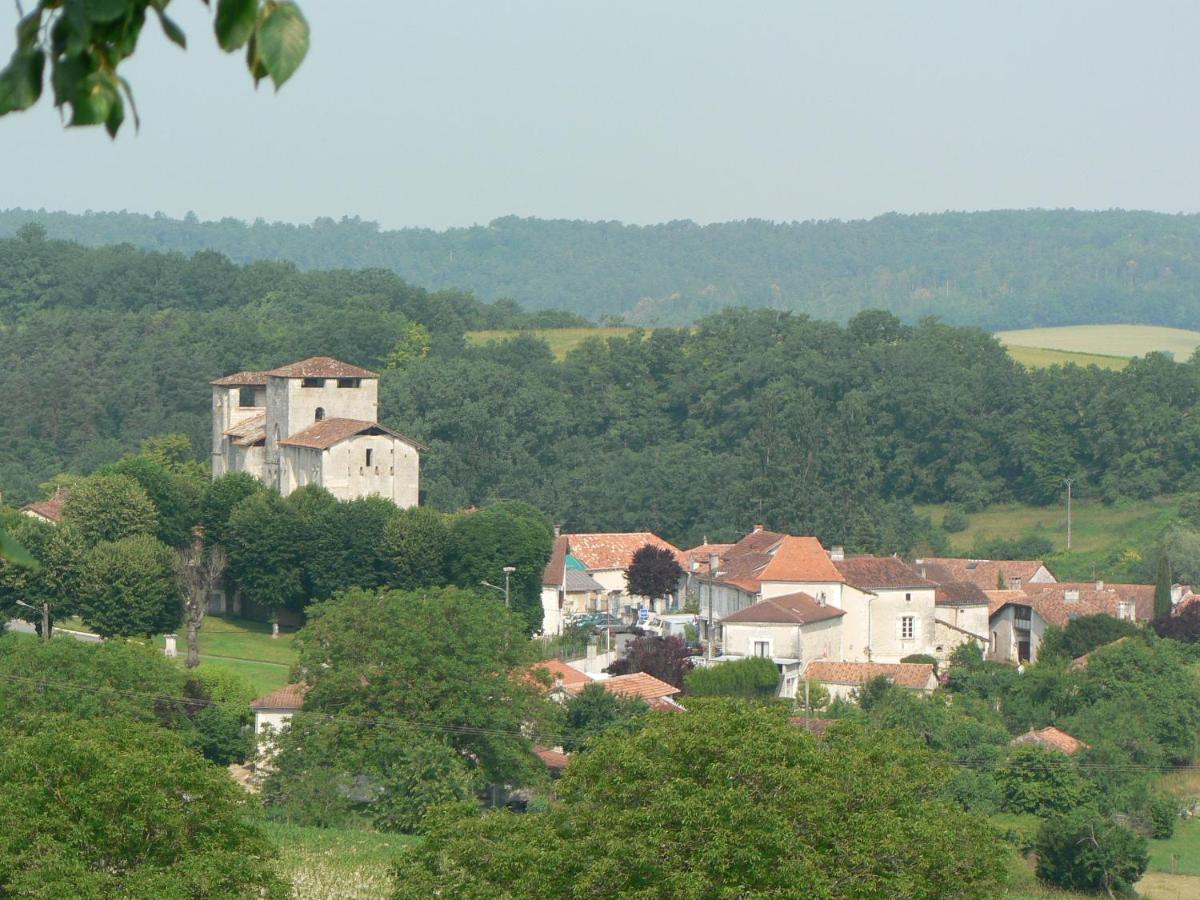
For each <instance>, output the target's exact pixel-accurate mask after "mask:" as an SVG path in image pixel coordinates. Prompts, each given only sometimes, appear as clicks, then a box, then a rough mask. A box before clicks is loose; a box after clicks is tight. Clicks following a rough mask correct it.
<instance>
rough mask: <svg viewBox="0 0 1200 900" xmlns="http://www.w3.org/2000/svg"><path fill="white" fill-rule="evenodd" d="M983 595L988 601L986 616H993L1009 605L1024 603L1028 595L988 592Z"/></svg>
mask: <svg viewBox="0 0 1200 900" xmlns="http://www.w3.org/2000/svg"><path fill="white" fill-rule="evenodd" d="M983 595H984V596H985V597H987V600H988V616H989V617H990V616H994V615H995V614H996V613H998V612H999V611H1000V610H1001V609H1003V608H1004V607H1005V606H1007V605H1008V604H1010V603H1025V602H1026V601H1027V600H1028V599H1029V595H1028V594H1027V593H1025V592H1024V591H988V590H985V591H984V592H983Z"/></svg>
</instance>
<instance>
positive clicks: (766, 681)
mask: <svg viewBox="0 0 1200 900" xmlns="http://www.w3.org/2000/svg"><path fill="white" fill-rule="evenodd" d="M683 687H684V690H685V691H686V692H687V693H688V694H690V695H691V696H693V697H747V698H757V699H763V700H765V699H767V698H769V697H773V696H775V694H776V693H777V692H778V691H779V668H778V667H777V666H776V665H775V663H773V662H771V660H769V659H765V658H762V657H757V656H756V657H752V658H750V659H739V660H737V661H736V662H727V663H721V664H720V665H717V666H712V667H711V668H706V669H693V670H692V671H691V672H688V674H687V675H686V676H685V677H684V679H683Z"/></svg>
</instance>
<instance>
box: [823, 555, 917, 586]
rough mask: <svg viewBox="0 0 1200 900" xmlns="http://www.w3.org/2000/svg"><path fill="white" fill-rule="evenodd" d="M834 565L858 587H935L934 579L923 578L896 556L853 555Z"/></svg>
mask: <svg viewBox="0 0 1200 900" xmlns="http://www.w3.org/2000/svg"><path fill="white" fill-rule="evenodd" d="M833 565H834V568H836V569H837V570H838V571H839V572H841V573H842V577H843V578H845V580H846V582H847V583H848V584H852V585H854V587H856V588H865V589H867V590H873V589H874V588H891V589H898V588H917V589H921V590H929V589H931V588H933V587H935V585H934V583H933V582H932V581H929V580H928V579H926V578H922V577H921V573H920V572H918V571H917V570H916V569H914V568H913V567H912V566H910V565H909V564H908V563H906V562H905V561H904V560H902V559H899V558H897V557H895V556H852V557H849V558H848V559H844V560H837V561H835V562H834V563H833Z"/></svg>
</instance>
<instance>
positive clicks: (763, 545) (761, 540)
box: [723, 525, 787, 559]
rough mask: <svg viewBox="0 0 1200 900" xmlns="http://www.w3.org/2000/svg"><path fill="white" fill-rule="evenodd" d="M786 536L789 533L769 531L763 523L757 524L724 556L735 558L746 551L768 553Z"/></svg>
mask: <svg viewBox="0 0 1200 900" xmlns="http://www.w3.org/2000/svg"><path fill="white" fill-rule="evenodd" d="M785 537H787V535H786V534H783V533H782V532H779V531H767V530H765V529H764V528H763V527H762V526H761V525H755V526H754V530H753V531H751V532H750V533H749V534H747V535H746V536H745V537H743V538H742V539H741V540H740V541H738V542H737V543H736V544H734V545H733V546H732V547H730V548H729V550H728V551H727V552H726V553H725V554H724V557H723V558H728V559H733V558H734V557H737V556H742V555H744V554H746V553H766V552H767V551H768V550H770V549H771V548H772V547H774V546H775V545H776V544H778V543H779V542H780V541H782V540H783V539H784V538H785Z"/></svg>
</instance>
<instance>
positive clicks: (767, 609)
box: [721, 593, 846, 625]
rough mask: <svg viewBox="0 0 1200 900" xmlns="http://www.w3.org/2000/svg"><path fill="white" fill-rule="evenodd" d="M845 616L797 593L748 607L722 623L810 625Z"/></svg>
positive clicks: (840, 611) (842, 611) (761, 601)
mask: <svg viewBox="0 0 1200 900" xmlns="http://www.w3.org/2000/svg"><path fill="white" fill-rule="evenodd" d="M845 614H846V611H845V610H842V609H838V608H837V607H836V606H829V605H828V604H825V605H822V604H820V603H818V602H817V601H816V600H814V599H813V598H812V597H810V596H809V595H808V594H804V593H796V594H784V595H783V596H782V597H771V598H769V599H767V600H760V601H759V602H758V603H755V604H754V605H753V606H747V607H746V608H745V609H739V610H738V611H737V612H735V613H731V614H730V615H728V616H725V617H724V618H723V619H722V620H721V622H722V623H729V622H732V623H735V624H736V623H739V622H741V623H751V624H758V623H763V624H771V625H808V624H810V623H812V622H822V621H824V620H826V619H836V618H838V617H839V616H844V615H845Z"/></svg>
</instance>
